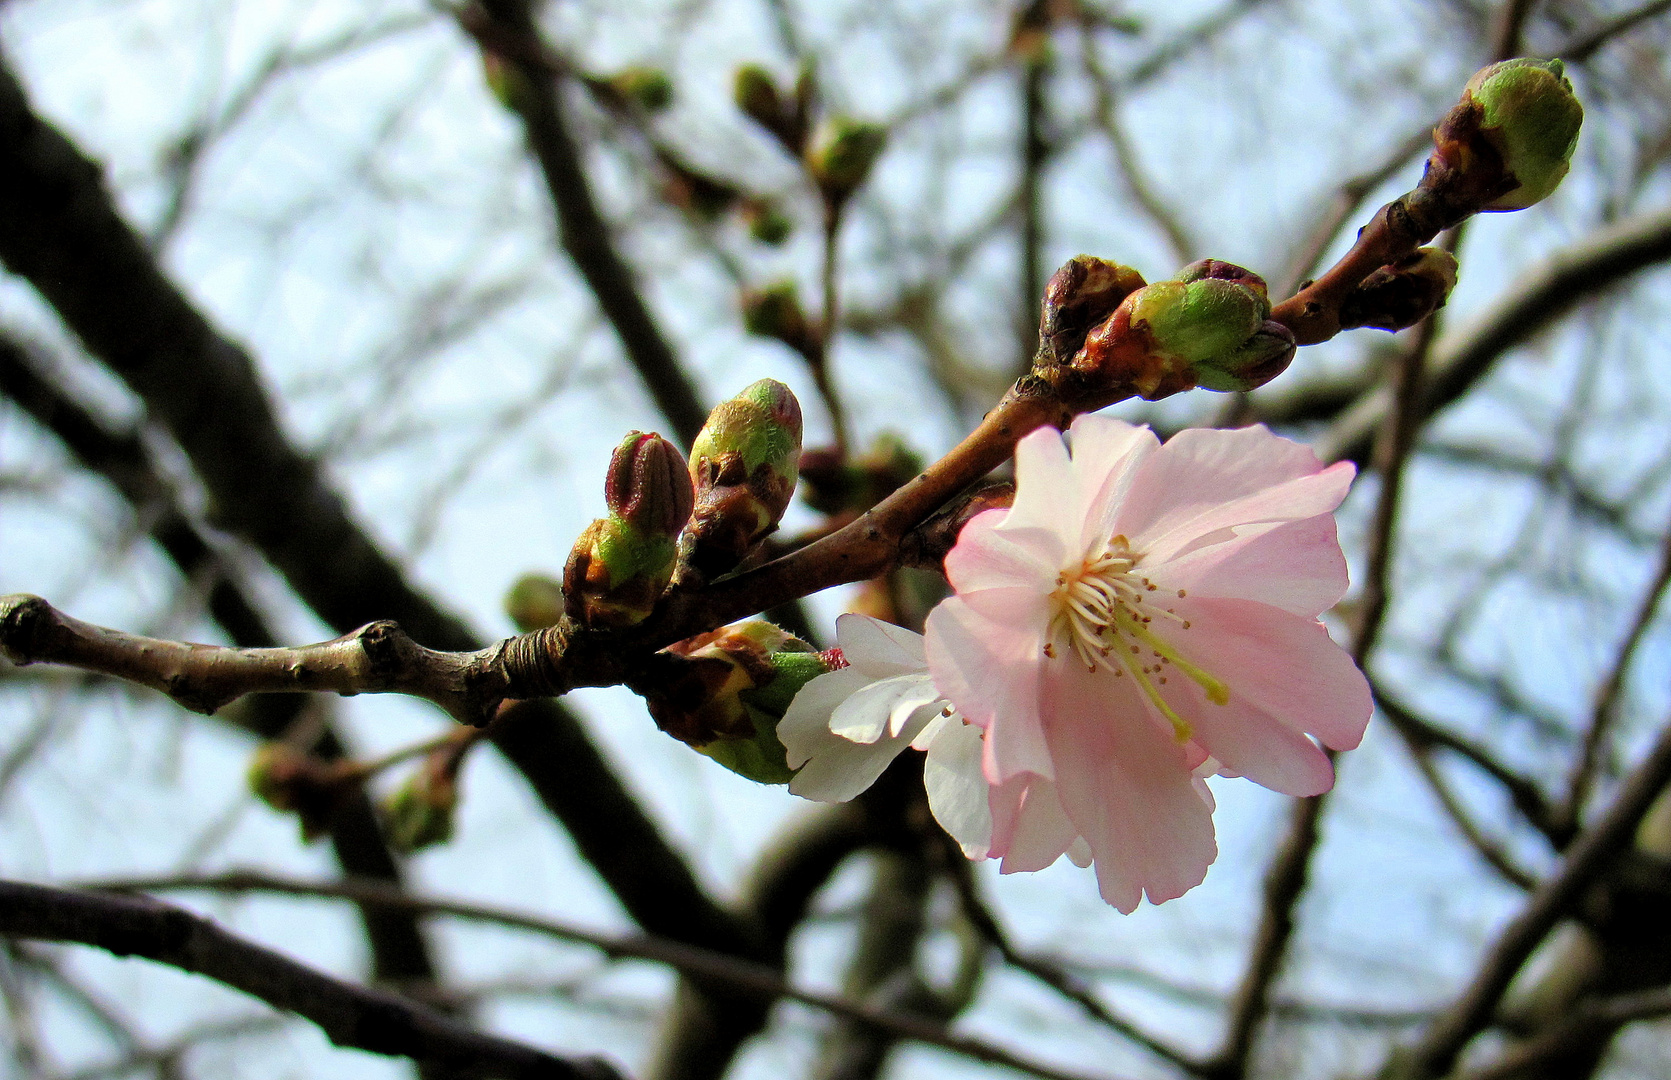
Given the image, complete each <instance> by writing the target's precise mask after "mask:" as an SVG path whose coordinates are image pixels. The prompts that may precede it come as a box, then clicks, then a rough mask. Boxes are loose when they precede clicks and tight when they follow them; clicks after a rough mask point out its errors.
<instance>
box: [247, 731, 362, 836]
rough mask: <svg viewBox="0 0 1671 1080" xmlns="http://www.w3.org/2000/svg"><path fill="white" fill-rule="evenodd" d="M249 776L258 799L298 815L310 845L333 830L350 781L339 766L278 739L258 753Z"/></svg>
mask: <svg viewBox="0 0 1671 1080" xmlns="http://www.w3.org/2000/svg"><path fill="white" fill-rule="evenodd" d="M248 775H249V786H250V790H251V791H252V792H254V793H255V795H256V797H258V798H259V799H260V800H261V801H262V802H264V803H266V804H267V805H268V806H270V807H272V808H273V809H274V810H277V811H279V812H280V813H286V814H295V815H296V818H297V820H298V821H299V822H300V823H301V829H302V839H303V840H304V841H308V842H310V843H311V842H312V841H314V840H317V839H319V838H320V837H321V836H324V835H325V833H327V832H328V831H330V828H331V819H332V818H333V817H335V816H336V811H337V807H338V806H339V805H340V804H341V802H342V798H343V794H344V792H345V783H346V781H347V779H348V777H347V776H346V774H345V773H344V771H343V769H342V767H341V765H340V763H336V762H330V761H326V760H324V759H323V758H319V757H315V756H314V755H313V754H309V753H307V752H306V751H303V750H299V749H297V748H296V747H294V746H292V745H290V744H289V743H287V742H282V741H276V740H275V741H273V742H269V743H266V744H265V745H263V746H262V747H261V748H260V749H259V750H257V751H256V752H255V756H254V757H252V758H251V759H250V764H249V774H248Z"/></svg>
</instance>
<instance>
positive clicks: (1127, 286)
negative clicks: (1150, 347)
mask: <svg viewBox="0 0 1671 1080" xmlns="http://www.w3.org/2000/svg"><path fill="white" fill-rule="evenodd" d="M1142 287H1143V275H1142V274H1139V273H1138V272H1137V271H1136V270H1133V269H1132V268H1131V267H1129V266H1121V265H1120V264H1119V263H1116V262H1109V261H1108V260H1107V259H1098V258H1095V257H1094V256H1091V255H1076V256H1074V257H1073V258H1071V259H1069V260H1068V261H1067V262H1066V263H1064V264H1062V268H1061V269H1060V270H1057V271H1056V272H1055V273H1054V274H1052V275H1051V276H1050V282H1049V284H1047V285H1046V286H1045V287H1044V303H1043V304H1042V305H1041V307H1040V311H1039V355H1038V359H1037V360H1036V361H1035V362H1036V363H1038V364H1040V365H1062V364H1066V363H1068V362H1070V361H1071V360H1072V359H1073V354H1074V353H1076V352H1078V351H1079V347H1080V346H1081V345H1083V344H1085V335H1086V334H1087V333H1089V332H1090V330H1091V328H1092V327H1093V326H1095V325H1097V324H1098V323H1100V322H1102V321H1103V320H1104V319H1106V318H1108V317H1109V316H1110V315H1112V314H1113V313H1114V309H1115V308H1117V307H1119V306H1120V301H1122V300H1124V299H1125V298H1126V297H1127V296H1129V295H1131V294H1132V293H1134V292H1136V291H1137V290H1138V289H1141V288H1142Z"/></svg>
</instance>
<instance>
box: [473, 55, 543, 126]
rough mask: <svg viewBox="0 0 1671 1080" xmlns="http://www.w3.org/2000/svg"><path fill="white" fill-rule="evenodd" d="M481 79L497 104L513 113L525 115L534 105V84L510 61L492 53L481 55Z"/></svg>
mask: <svg viewBox="0 0 1671 1080" xmlns="http://www.w3.org/2000/svg"><path fill="white" fill-rule="evenodd" d="M482 78H483V79H484V80H485V81H486V82H487V88H488V90H489V91H491V92H492V94H493V96H494V97H495V98H497V99H498V101H499V104H501V105H503V106H504V107H505V108H507V109H509V110H510V111H511V112H514V113H526V112H528V111H529V110H530V109H531V108H532V107H533V104H534V84H533V83H531V82H529V81H528V76H527V75H526V74H524V73H523V71H522V69H521V68H519V67H517V66H516V65H515V64H513V63H512V62H511V61H509V60H507V59H505V58H504V57H503V56H500V55H499V54H498V53H494V52H483V53H482Z"/></svg>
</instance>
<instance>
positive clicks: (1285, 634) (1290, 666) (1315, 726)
mask: <svg viewBox="0 0 1671 1080" xmlns="http://www.w3.org/2000/svg"><path fill="white" fill-rule="evenodd" d="M1177 611H1178V613H1179V614H1180V615H1183V616H1185V617H1186V618H1188V619H1189V620H1190V629H1188V630H1182V629H1179V630H1176V631H1172V630H1162V631H1159V632H1160V633H1162V636H1164V637H1165V638H1166V640H1167V641H1168V642H1169V643H1171V644H1172V645H1173V647H1175V648H1176V649H1177V650H1178V652H1179V653H1180V654H1182V655H1183V656H1184V657H1185V658H1186V659H1188V660H1190V661H1192V662H1193V663H1195V664H1197V665H1199V666H1200V667H1201V668H1202V669H1203V670H1205V671H1207V672H1209V673H1210V674H1212V675H1213V676H1215V677H1216V678H1218V679H1219V680H1220V681H1222V682H1223V683H1224V684H1225V685H1226V686H1227V687H1228V688H1229V690H1230V699H1231V701H1232V702H1235V701H1237V700H1242V701H1246V702H1247V703H1248V704H1250V705H1252V706H1253V707H1254V708H1256V709H1258V710H1259V711H1260V712H1263V713H1264V714H1265V715H1267V716H1271V717H1274V718H1276V719H1277V720H1278V721H1280V722H1281V723H1283V724H1285V725H1286V726H1288V727H1289V728H1291V729H1292V730H1294V731H1303V732H1307V733H1309V734H1312V735H1315V736H1317V737H1318V738H1319V739H1321V740H1322V741H1323V745H1325V746H1327V747H1330V748H1331V749H1334V750H1350V749H1352V748H1353V747H1354V746H1357V745H1358V743H1359V742H1360V741H1361V740H1362V739H1363V733H1364V728H1365V727H1366V726H1367V725H1368V724H1369V716H1370V713H1371V712H1372V711H1373V709H1374V703H1373V701H1372V700H1371V698H1370V693H1369V683H1368V681H1367V680H1365V679H1364V677H1363V672H1361V671H1359V670H1358V669H1357V666H1356V665H1355V664H1353V663H1352V658H1351V657H1350V656H1348V655H1347V654H1346V650H1344V649H1342V648H1341V647H1340V646H1339V645H1336V644H1335V643H1334V641H1332V640H1331V639H1330V638H1329V632H1328V631H1327V630H1326V629H1324V628H1323V624H1322V623H1320V622H1318V621H1317V620H1315V619H1308V618H1305V617H1304V616H1301V615H1295V614H1293V613H1292V612H1287V611H1283V610H1281V609H1279V608H1274V607H1272V606H1270V605H1269V604H1260V603H1255V602H1253V601H1249V600H1229V599H1220V598H1216V597H1195V596H1191V597H1190V598H1189V599H1187V600H1180V601H1178V602H1177ZM1175 681H1182V680H1175ZM1209 748H1210V749H1212V751H1213V755H1214V756H1215V757H1218V758H1220V759H1221V760H1224V761H1225V764H1226V765H1230V766H1231V767H1232V768H1236V766H1235V764H1234V763H1232V762H1230V761H1229V760H1228V759H1225V758H1224V756H1223V755H1222V754H1220V753H1219V752H1218V750H1217V748H1216V747H1212V746H1211V744H1209Z"/></svg>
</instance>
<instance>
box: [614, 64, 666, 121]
mask: <svg viewBox="0 0 1671 1080" xmlns="http://www.w3.org/2000/svg"><path fill="white" fill-rule="evenodd" d="M609 86H610V88H611V89H612V90H614V91H615V93H616V94H618V95H620V96H621V98H622V99H623V100H626V101H630V102H632V103H633V104H634V105H637V106H638V107H639V108H641V109H643V110H645V111H646V112H661V111H662V110H663V109H666V108H668V107H669V106H671V105H672V104H673V80H672V79H670V78H668V77H667V72H665V71H663V70H661V69H660V68H654V67H641V66H633V67H629V68H623V69H621V70H620V71H617V72H616V73H615V74H614V75H611V76H610V77H609Z"/></svg>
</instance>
